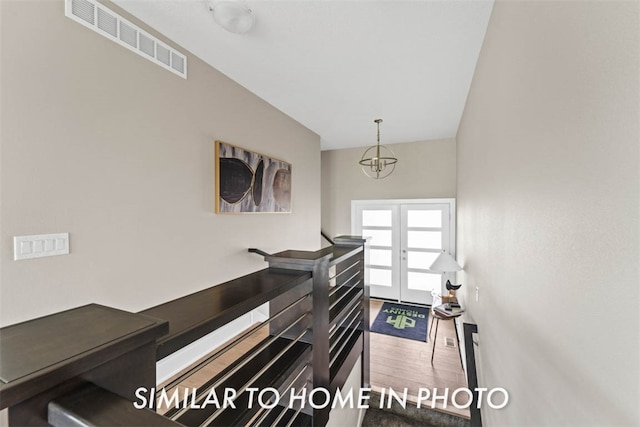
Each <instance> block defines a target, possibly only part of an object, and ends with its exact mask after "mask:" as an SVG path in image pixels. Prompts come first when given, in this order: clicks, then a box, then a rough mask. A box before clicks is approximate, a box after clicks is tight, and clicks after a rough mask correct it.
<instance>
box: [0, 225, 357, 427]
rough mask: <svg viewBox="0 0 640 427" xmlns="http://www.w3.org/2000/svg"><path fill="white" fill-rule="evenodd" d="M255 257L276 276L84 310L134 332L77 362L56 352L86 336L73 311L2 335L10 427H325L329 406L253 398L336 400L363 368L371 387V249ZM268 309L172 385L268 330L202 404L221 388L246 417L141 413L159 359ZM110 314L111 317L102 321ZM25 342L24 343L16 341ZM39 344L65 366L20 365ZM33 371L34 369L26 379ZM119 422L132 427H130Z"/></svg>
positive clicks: (2, 387) (350, 244)
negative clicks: (140, 399) (144, 303)
mask: <svg viewBox="0 0 640 427" xmlns="http://www.w3.org/2000/svg"><path fill="white" fill-rule="evenodd" d="M249 251H250V252H253V253H258V254H260V255H262V256H264V258H265V260H266V261H267V262H269V268H267V269H264V270H261V271H258V272H255V273H252V274H248V275H246V276H243V277H240V278H238V279H234V280H231V281H229V282H226V283H223V284H220V285H218V286H214V287H211V288H208V289H205V290H203V291H200V292H196V293H194V294H191V295H187V296H185V297H182V298H178V299H176V300H173V301H169V302H167V303H164V304H160V305H158V306H156V307H152V308H149V309H147V310H143V311H142V312H140V313H138V314H134V313H127V312H122V311H120V310H115V309H111V308H108V307H102V306H96V305H90V306H86V307H81V308H79V309H75V310H82V311H87V310H88V311H95V312H94V313H93V314H92V316H94V317H95V319H96V320H101V321H102V322H112V321H113V322H115V321H116V320H118V321H120V322H121V323H123V318H124V319H125V320H127V321H128V322H129V323H130V324H127V322H124V324H123V325H122V327H121V329H116V330H115V331H113V330H111V328H107V329H109V330H110V331H111V333H112V334H114V333H115V334H116V337H115V338H114V337H111V336H109V337H106V336H104V337H103V336H100V334H99V333H98V332H96V331H92V330H91V328H89V329H87V330H85V331H84V332H83V333H84V335H86V339H87V340H89V341H91V340H93V341H95V342H92V344H93V345H94V347H92V348H89V347H88V346H85V347H83V346H82V345H80V346H78V345H75V346H74V345H70V346H68V352H72V353H73V352H75V353H74V354H72V355H66V354H65V355H61V354H58V353H56V352H55V351H53V352H51V349H53V348H58V347H59V346H60V345H68V344H69V343H70V342H71V341H72V340H73V339H74V337H73V335H74V331H76V330H77V328H69V319H67V318H68V317H69V312H63V313H58V314H56V315H53V316H48V317H47V318H46V319H44V318H43V319H35V320H33V321H30V322H25V324H19V325H12V326H8V327H6V328H2V329H0V348H1V349H2V355H1V356H2V358H3V360H2V363H0V380H2V381H1V382H0V403H2V405H1V406H0V409H2V408H6V407H8V408H9V423H10V425H47V420H48V422H49V423H50V424H51V425H54V426H55V425H76V424H73V422H71V421H70V420H71V419H72V418H73V419H75V420H77V419H82V420H83V421H82V424H77V425H87V426H89V425H96V426H98V425H125V424H136V425H283V424H286V425H314V426H323V425H325V424H326V422H327V421H328V418H329V411H330V407H322V408H319V409H312V408H310V406H308V405H307V406H306V407H304V408H303V407H297V408H296V407H293V408H290V407H288V406H287V405H286V404H285V403H282V404H279V405H276V406H273V407H272V408H264V407H260V406H259V405H255V404H254V405H253V406H252V408H251V409H249V408H248V406H249V405H248V398H249V396H248V394H247V389H248V388H249V387H255V388H258V389H260V388H262V389H264V388H265V387H273V388H274V389H276V390H279V391H281V392H282V395H283V396H284V395H285V394H286V393H285V391H286V390H289V389H291V388H292V387H293V388H295V389H296V390H300V389H301V388H303V387H307V389H309V388H319V387H322V388H326V389H327V390H328V391H329V392H330V394H331V395H332V396H333V395H334V393H335V391H336V390H337V389H338V388H341V387H342V386H343V385H344V383H345V381H346V379H347V377H348V375H349V373H350V372H351V371H352V369H353V367H354V365H355V362H356V361H357V360H358V358H361V360H362V369H361V380H362V385H363V386H364V387H367V386H369V331H368V324H369V310H368V308H369V302H368V298H369V294H368V287H367V286H366V285H365V282H366V280H365V272H364V265H365V256H366V253H367V251H366V241H365V240H363V239H361V238H359V237H351V236H343V237H339V238H336V239H335V242H334V245H333V246H331V247H328V248H324V249H321V250H319V251H315V252H307V251H285V252H280V253H277V254H273V255H271V254H268V253H266V252H264V251H260V250H259V249H250V250H249ZM267 302H268V303H269V312H270V317H269V319H268V320H266V321H265V322H263V323H261V324H258V325H256V326H254V327H252V328H250V329H249V330H248V331H245V332H244V333H242V334H240V335H239V336H238V337H237V338H235V339H233V340H232V341H231V342H230V343H228V344H227V345H225V346H223V347H222V348H220V349H218V350H217V351H216V352H215V353H214V354H213V355H212V356H211V357H209V358H208V359H207V360H205V361H204V362H202V363H200V364H198V365H197V366H195V367H192V369H189V370H187V371H186V372H185V373H183V374H182V375H180V376H178V378H177V379H176V380H174V381H173V382H172V383H171V384H169V385H168V386H167V387H175V386H178V385H179V384H180V383H181V382H182V381H184V380H185V379H187V378H188V377H189V376H190V375H192V374H194V373H196V372H198V371H199V370H200V368H202V367H203V366H204V365H206V364H208V363H211V362H212V361H214V360H216V359H217V358H219V357H221V356H222V355H224V354H226V353H227V352H228V351H230V350H232V349H234V348H235V347H236V346H237V345H239V344H240V343H243V342H245V340H246V339H248V338H249V337H250V336H252V335H254V334H255V333H257V332H258V331H259V330H260V329H261V328H262V329H265V328H266V329H268V333H267V334H266V335H268V336H267V337H266V338H264V339H263V340H262V341H260V342H258V343H257V344H255V345H254V346H253V347H252V348H251V349H249V350H246V351H245V352H244V355H243V356H241V357H239V358H237V359H236V360H235V361H233V362H231V363H228V364H227V365H226V366H225V368H224V369H223V370H222V371H221V372H219V373H218V374H216V375H214V376H213V378H211V379H209V380H208V381H205V382H204V384H203V385H201V386H200V387H198V391H197V395H198V396H200V397H199V399H202V398H203V396H204V394H203V393H204V392H205V391H208V390H210V389H211V388H212V387H215V388H216V389H218V388H223V389H225V388H231V389H234V390H238V395H237V397H236V398H235V400H234V401H235V402H237V405H236V407H237V408H238V409H233V408H221V409H217V408H216V407H213V409H211V408H209V410H207V411H205V410H202V409H190V408H186V409H170V410H169V411H167V412H166V413H165V414H164V415H159V414H157V413H155V412H153V411H149V410H144V411H143V410H137V409H136V410H133V411H132V408H133V402H134V401H135V397H134V393H135V389H136V388H138V387H146V388H147V389H148V388H151V387H155V362H156V360H161V359H163V358H165V357H167V356H168V355H170V354H173V353H174V352H175V351H177V350H179V349H181V348H183V347H185V346H186V345H188V344H190V343H192V342H194V341H196V340H198V339H200V338H202V337H204V336H205V335H207V334H209V333H211V332H213V331H215V330H216V329H218V328H219V327H221V326H223V325H225V324H227V323H229V322H230V321H232V320H234V319H236V318H238V317H240V316H242V315H243V314H246V313H248V312H250V311H251V310H253V309H255V308H257V307H259V306H261V305H262V304H264V303H267ZM105 310H107V311H108V313H109V314H110V315H111V317H109V316H106V317H105V314H104V311H105ZM109 310H111V311H109ZM70 312H71V314H73V312H74V311H73V310H71V311H70ZM83 314H84V315H85V316H84V322H85V323H86V322H87V319H89V321H88V323H89V324H91V323H92V322H91V320H90V319H91V316H89V317H87V316H86V314H87V313H83ZM71 317H73V316H71ZM51 318H53V320H54V321H53V322H51ZM160 319H162V320H160ZM76 320H77V319H76ZM117 324H118V323H116V325H117ZM25 325H26V326H25ZM56 325H57V326H56ZM58 327H65V330H64V331H62V330H58ZM104 329H105V328H102V330H104ZM25 334H26V335H25ZM16 335H19V336H22V337H23V338H22V339H16ZM34 337H45V339H44V342H43V343H42V345H41V346H40V347H41V350H40V351H42V352H43V355H44V356H43V357H44V358H48V359H56V358H60V360H57V359H56V360H53V362H52V361H50V360H47V361H42V363H41V364H40V365H38V364H35V365H33V366H26V367H25V366H19V365H20V363H17V364H16V362H15V360H16V359H17V353H18V352H20V351H33V350H34V348H33V342H34V341H33V338H34ZM65 340H66V341H65ZM96 343H97V346H96ZM125 344H126V345H125ZM7 355H8V356H9V357H8V358H7V357H5V356H7ZM62 356H65V357H62ZM7 360H8V361H9V362H10V363H7ZM110 360H113V361H110ZM25 369H26V370H29V369H30V370H31V371H29V372H28V374H27V375H26V376H20V375H21V374H22V371H23V370H25ZM134 371H135V372H134ZM87 383H93V385H90V386H87V385H86V384H87ZM96 397H97V398H98V400H97V401H98V402H104V405H107V406H104V407H102V410H95V411H86V410H84V412H83V409H82V408H84V407H85V406H86V407H94V406H95V405H96V404H97V405H98V406H100V404H99V403H95V399H96ZM87 399H89V400H93V403H91V402H89V401H88V400H87ZM50 402H51V405H50V407H49V412H48V413H47V405H48V404H49V403H50ZM107 402H109V403H107ZM91 405H94V406H91ZM151 406H153V404H152V405H151ZM105 407H108V410H106V412H105V410H104V409H105ZM91 413H94V414H95V416H91ZM47 416H48V417H49V418H48V419H47ZM74 417H75V418H74ZM132 417H133V418H132ZM158 417H160V418H158ZM122 420H127V422H126V423H124V424H122V423H123V421H122ZM165 421H166V423H164V422H165ZM163 423H164V424H163Z"/></svg>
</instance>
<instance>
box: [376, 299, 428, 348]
mask: <svg viewBox="0 0 640 427" xmlns="http://www.w3.org/2000/svg"><path fill="white" fill-rule="evenodd" d="M428 321H429V309H428V308H427V307H418V306H413V305H406V304H396V303H392V302H385V303H384V304H382V307H381V308H380V312H379V313H378V315H377V316H376V320H374V321H373V324H372V325H371V328H370V329H369V330H370V331H371V332H377V333H380V334H385V335H393V336H395V337H400V338H408V339H412V340H416V341H423V342H426V341H427V324H428Z"/></svg>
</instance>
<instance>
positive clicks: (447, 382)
mask: <svg viewBox="0 0 640 427" xmlns="http://www.w3.org/2000/svg"><path fill="white" fill-rule="evenodd" d="M382 303H383V302H382V301H379V300H373V299H372V300H371V305H370V307H371V314H370V319H371V323H373V320H374V319H375V318H376V316H377V314H378V312H379V311H380V308H381V307H382ZM432 320H433V317H432V316H429V331H431V321H432ZM433 335H434V334H432V336H433ZM445 337H449V338H452V339H453V342H455V346H456V347H454V348H452V347H447V346H445ZM370 342H371V344H370V354H371V364H370V372H371V386H372V388H373V389H374V390H375V391H378V392H381V391H382V389H385V394H387V395H388V389H389V388H392V389H393V390H394V391H395V392H396V393H397V394H401V393H403V392H404V390H405V388H406V389H407V394H408V396H409V399H408V400H409V401H412V402H417V399H418V396H419V395H420V394H419V393H420V389H421V388H422V389H428V390H429V391H430V392H431V394H433V389H434V388H437V389H438V391H437V392H438V395H439V396H441V395H443V394H444V390H445V389H448V390H449V397H450V396H451V394H452V393H453V392H454V391H455V390H456V389H458V388H466V387H467V380H466V377H465V374H464V371H463V369H462V365H461V363H460V356H459V355H458V347H457V346H458V343H457V342H456V335H455V331H454V329H453V322H452V321H450V320H449V321H442V320H441V321H440V324H439V325H438V339H437V342H436V347H435V355H434V358H433V365H431V353H432V349H433V345H432V344H433V343H432V342H431V340H429V342H421V341H416V340H410V339H406V338H397V337H393V336H390V335H383V334H378V333H374V332H372V333H371V335H370ZM423 393H424V391H423ZM423 396H424V394H423ZM460 397H461V398H463V399H462V400H461V401H460V402H459V403H460V404H461V405H464V403H465V402H466V398H467V396H466V395H465V394H460ZM436 404H437V405H436V409H438V410H441V411H444V412H449V413H451V414H454V415H457V416H462V417H464V418H469V416H470V415H469V410H468V409H457V408H455V407H454V406H453V405H452V404H451V402H450V401H449V402H448V403H447V405H446V406H447V407H446V408H444V405H443V402H442V400H441V399H440V400H437V401H436ZM425 406H426V407H429V408H430V407H431V399H428V400H423V402H422V407H425Z"/></svg>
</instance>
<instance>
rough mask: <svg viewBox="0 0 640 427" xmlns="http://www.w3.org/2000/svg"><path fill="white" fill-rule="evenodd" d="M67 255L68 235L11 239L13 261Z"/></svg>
mask: <svg viewBox="0 0 640 427" xmlns="http://www.w3.org/2000/svg"><path fill="white" fill-rule="evenodd" d="M68 253H69V233H57V234H34V235H32V236H14V237H13V259H14V260H15V261H18V260H22V259H30V258H42V257H47V256H55V255H66V254H68Z"/></svg>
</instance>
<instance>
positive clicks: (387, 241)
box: [351, 199, 455, 304]
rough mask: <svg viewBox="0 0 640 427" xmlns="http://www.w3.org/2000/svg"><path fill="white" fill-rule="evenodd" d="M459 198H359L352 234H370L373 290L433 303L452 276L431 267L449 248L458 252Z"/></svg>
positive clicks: (355, 203)
mask: <svg viewBox="0 0 640 427" xmlns="http://www.w3.org/2000/svg"><path fill="white" fill-rule="evenodd" d="M454 214H455V200H454V199H426V200H425V199H422V200H378V201H375V200H372V201H366V200H356V201H353V202H352V209H351V216H352V221H351V228H352V230H351V231H352V233H353V234H355V235H361V236H364V237H369V238H370V240H369V249H370V250H369V261H368V264H367V268H368V271H369V283H370V294H371V296H372V297H378V298H387V299H393V300H398V301H403V302H413V303H421V304H431V302H432V292H434V291H435V292H437V293H441V292H443V286H444V283H445V282H446V280H447V279H452V280H453V277H451V276H447V275H442V274H440V273H435V272H432V271H431V270H429V266H430V265H431V264H432V263H433V261H434V260H435V259H436V257H437V256H438V254H439V253H440V252H442V251H443V250H445V251H447V252H449V253H451V254H452V255H453V256H455V253H454V242H455V230H454V224H455V217H454Z"/></svg>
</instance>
